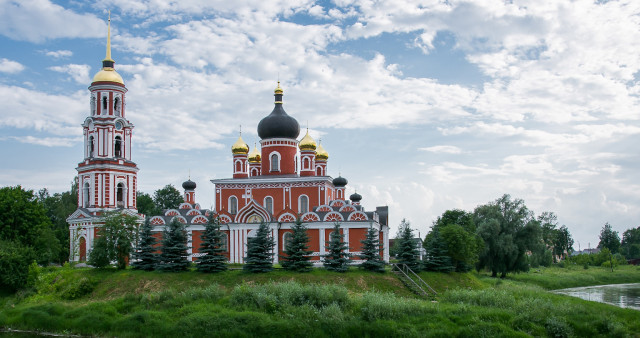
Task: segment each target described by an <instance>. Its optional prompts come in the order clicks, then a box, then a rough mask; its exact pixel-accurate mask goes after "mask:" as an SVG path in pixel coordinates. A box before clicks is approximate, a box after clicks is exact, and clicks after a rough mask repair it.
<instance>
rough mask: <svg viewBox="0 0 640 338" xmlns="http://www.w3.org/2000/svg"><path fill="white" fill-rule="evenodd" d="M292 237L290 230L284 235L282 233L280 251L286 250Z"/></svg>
mask: <svg viewBox="0 0 640 338" xmlns="http://www.w3.org/2000/svg"><path fill="white" fill-rule="evenodd" d="M292 238H293V235H292V234H291V233H290V232H285V233H284V235H282V251H285V250H287V247H288V246H289V242H291V239H292Z"/></svg>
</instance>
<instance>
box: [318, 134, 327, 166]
mask: <svg viewBox="0 0 640 338" xmlns="http://www.w3.org/2000/svg"><path fill="white" fill-rule="evenodd" d="M328 159H329V153H328V152H327V151H326V150H324V148H323V147H322V139H320V143H319V144H318V148H317V149H316V160H324V161H326V160H328Z"/></svg>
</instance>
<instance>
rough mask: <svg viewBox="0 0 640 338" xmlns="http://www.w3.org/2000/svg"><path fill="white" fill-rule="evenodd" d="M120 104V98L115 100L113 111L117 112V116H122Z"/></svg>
mask: <svg viewBox="0 0 640 338" xmlns="http://www.w3.org/2000/svg"><path fill="white" fill-rule="evenodd" d="M119 103H120V98H119V97H117V96H116V98H115V99H114V100H113V110H114V111H115V112H116V115H117V116H120V106H119V105H118V104H119Z"/></svg>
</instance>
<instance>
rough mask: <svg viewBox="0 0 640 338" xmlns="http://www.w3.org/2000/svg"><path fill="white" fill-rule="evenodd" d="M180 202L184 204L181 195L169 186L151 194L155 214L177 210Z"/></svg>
mask: <svg viewBox="0 0 640 338" xmlns="http://www.w3.org/2000/svg"><path fill="white" fill-rule="evenodd" d="M182 202H184V198H182V194H181V193H180V191H178V189H176V188H175V187H174V186H173V185H171V184H167V185H166V186H164V188H162V189H158V190H156V191H155V192H154V193H153V203H154V204H155V207H156V210H155V212H156V213H158V212H161V211H162V210H165V209H177V208H178V207H179V206H180V204H181V203H182Z"/></svg>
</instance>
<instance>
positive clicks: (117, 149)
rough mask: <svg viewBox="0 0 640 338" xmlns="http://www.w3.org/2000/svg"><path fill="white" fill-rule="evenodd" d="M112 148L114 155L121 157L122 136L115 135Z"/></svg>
mask: <svg viewBox="0 0 640 338" xmlns="http://www.w3.org/2000/svg"><path fill="white" fill-rule="evenodd" d="M114 150H115V151H114V152H115V155H116V157H122V138H121V137H120V136H116V145H115V149H114Z"/></svg>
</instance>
